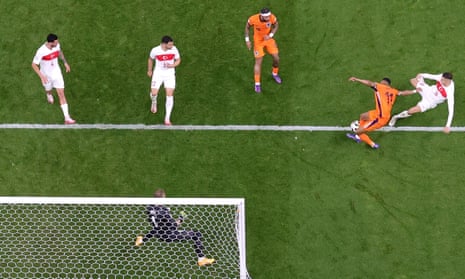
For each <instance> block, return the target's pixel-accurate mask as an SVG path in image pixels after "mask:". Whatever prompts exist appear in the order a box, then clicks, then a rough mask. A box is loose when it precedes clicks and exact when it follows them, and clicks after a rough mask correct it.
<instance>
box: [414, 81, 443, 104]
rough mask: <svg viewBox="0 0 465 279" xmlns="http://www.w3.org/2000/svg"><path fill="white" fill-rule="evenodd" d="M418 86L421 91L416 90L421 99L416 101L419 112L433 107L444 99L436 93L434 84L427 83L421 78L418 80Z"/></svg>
mask: <svg viewBox="0 0 465 279" xmlns="http://www.w3.org/2000/svg"><path fill="white" fill-rule="evenodd" d="M418 87H420V88H421V91H419V92H418V93H419V94H420V95H421V101H420V102H418V104H417V106H419V107H420V110H421V112H425V111H427V110H430V109H434V108H435V107H436V106H437V105H439V104H441V103H443V102H444V101H445V100H446V99H445V98H443V97H442V96H439V95H438V94H437V90H436V88H435V86H434V85H433V86H430V85H428V84H427V83H425V81H424V79H423V78H421V79H419V80H418V83H417V88H418Z"/></svg>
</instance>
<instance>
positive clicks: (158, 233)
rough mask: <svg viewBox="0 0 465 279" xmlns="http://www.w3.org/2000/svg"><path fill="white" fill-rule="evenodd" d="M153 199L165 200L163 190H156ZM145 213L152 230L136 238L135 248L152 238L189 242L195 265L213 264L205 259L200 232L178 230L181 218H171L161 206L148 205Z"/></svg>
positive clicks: (169, 241)
mask: <svg viewBox="0 0 465 279" xmlns="http://www.w3.org/2000/svg"><path fill="white" fill-rule="evenodd" d="M155 197H156V198H166V193H165V190H163V189H158V190H156V191H155ZM146 213H147V215H148V217H149V218H148V221H149V222H150V224H152V226H153V229H152V230H151V231H150V232H148V233H147V234H146V235H145V236H142V235H140V236H138V237H137V238H136V242H135V245H136V246H141V245H142V244H144V243H145V242H147V241H148V240H149V239H150V238H152V237H154V236H155V237H156V238H158V239H161V240H163V241H165V242H167V243H171V242H177V241H186V240H191V241H193V242H194V249H195V253H196V254H197V257H198V259H197V265H199V266H205V265H210V264H213V263H214V262H215V259H209V258H207V257H205V254H204V253H203V250H204V247H203V245H202V234H201V233H200V232H198V231H191V230H180V229H179V226H181V224H182V222H183V221H184V217H183V216H181V217H179V218H177V219H175V218H173V216H172V215H171V212H170V209H169V208H168V207H166V206H163V205H149V206H148V207H147V210H146Z"/></svg>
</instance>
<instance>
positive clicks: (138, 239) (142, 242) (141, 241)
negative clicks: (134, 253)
mask: <svg viewBox="0 0 465 279" xmlns="http://www.w3.org/2000/svg"><path fill="white" fill-rule="evenodd" d="M142 244H144V241H143V237H142V235H139V236H138V237H136V243H135V244H134V245H136V246H141V245H142Z"/></svg>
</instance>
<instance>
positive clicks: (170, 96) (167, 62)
mask: <svg viewBox="0 0 465 279" xmlns="http://www.w3.org/2000/svg"><path fill="white" fill-rule="evenodd" d="M154 60H155V69H153V61H154ZM180 63H181V56H180V55H179V51H178V49H177V48H176V47H175V46H174V43H173V39H172V38H171V37H169V36H164V37H163V38H161V44H160V45H159V46H156V47H154V48H153V49H152V51H150V56H149V59H148V62H147V75H148V76H149V77H151V78H152V83H151V91H150V98H151V99H152V106H151V109H150V111H151V112H152V113H156V112H157V96H158V91H159V89H160V86H161V85H162V84H163V86H164V87H165V91H166V101H165V109H166V110H165V125H168V126H170V125H171V120H170V117H171V112H172V110H173V106H174V89H175V87H176V76H175V68H176V67H177V66H178V65H179V64H180Z"/></svg>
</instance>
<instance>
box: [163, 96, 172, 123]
mask: <svg viewBox="0 0 465 279" xmlns="http://www.w3.org/2000/svg"><path fill="white" fill-rule="evenodd" d="M173 106H174V96H166V103H165V109H166V114H165V121H170V117H171V111H172V110H173Z"/></svg>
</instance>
